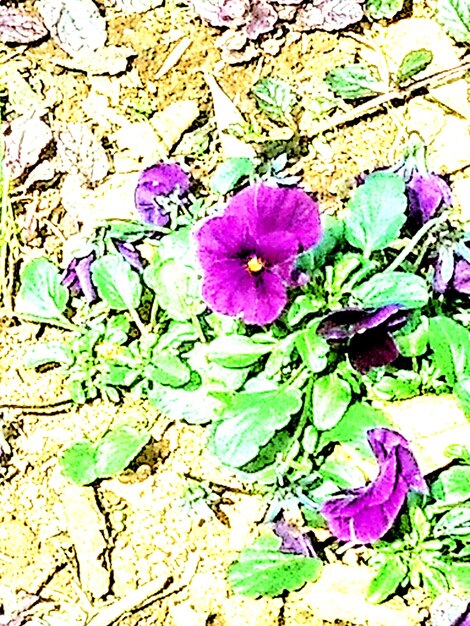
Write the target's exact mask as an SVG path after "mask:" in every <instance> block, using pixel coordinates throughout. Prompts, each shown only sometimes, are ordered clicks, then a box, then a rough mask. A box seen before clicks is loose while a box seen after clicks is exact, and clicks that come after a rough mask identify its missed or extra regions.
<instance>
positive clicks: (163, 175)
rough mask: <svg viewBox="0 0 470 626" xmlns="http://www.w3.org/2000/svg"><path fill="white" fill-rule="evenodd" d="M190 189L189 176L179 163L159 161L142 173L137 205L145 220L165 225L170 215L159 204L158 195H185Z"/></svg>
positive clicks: (136, 194) (136, 197) (136, 200)
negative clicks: (174, 193)
mask: <svg viewBox="0 0 470 626" xmlns="http://www.w3.org/2000/svg"><path fill="white" fill-rule="evenodd" d="M188 189H189V178H188V175H187V174H186V172H184V171H183V170H182V169H181V167H180V166H179V165H178V164H177V163H157V164H156V165H152V167H149V168H147V169H145V170H143V172H142V173H141V174H140V176H139V180H138V182H137V187H136V190H135V196H134V200H135V207H136V210H137V212H138V213H139V215H140V216H141V218H142V220H143V221H144V222H147V223H149V224H153V225H155V226H164V225H165V224H167V223H168V221H169V217H168V215H167V212H166V210H165V209H164V207H162V206H161V205H159V203H158V196H170V195H171V194H173V192H176V193H177V195H178V197H180V196H183V195H184V194H185V193H186V192H187V191H188Z"/></svg>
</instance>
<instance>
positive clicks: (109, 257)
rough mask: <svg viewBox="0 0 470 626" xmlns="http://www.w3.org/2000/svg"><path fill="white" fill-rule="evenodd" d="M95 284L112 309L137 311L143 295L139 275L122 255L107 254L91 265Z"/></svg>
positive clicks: (101, 296)
mask: <svg viewBox="0 0 470 626" xmlns="http://www.w3.org/2000/svg"><path fill="white" fill-rule="evenodd" d="M91 274H92V277H93V283H94V285H95V286H96V289H97V290H98V294H99V296H100V298H102V299H103V300H104V301H105V302H106V304H107V305H108V306H109V307H110V308H111V309H117V310H118V311H122V310H125V309H136V308H137V307H138V306H139V303H140V297H141V295H142V285H141V283H140V278H139V275H138V274H137V273H136V272H135V271H134V270H133V269H132V268H131V266H130V265H129V263H128V262H127V261H125V260H124V259H123V258H122V256H121V255H120V254H106V255H104V256H103V257H101V259H98V260H97V261H95V262H94V263H93V264H92V265H91Z"/></svg>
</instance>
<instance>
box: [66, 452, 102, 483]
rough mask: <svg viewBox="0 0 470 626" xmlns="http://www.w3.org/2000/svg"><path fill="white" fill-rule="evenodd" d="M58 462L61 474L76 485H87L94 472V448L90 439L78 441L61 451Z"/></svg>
mask: <svg viewBox="0 0 470 626" xmlns="http://www.w3.org/2000/svg"><path fill="white" fill-rule="evenodd" d="M59 462H60V465H61V468H62V474H63V475H64V476H66V477H67V478H70V480H72V481H73V482H74V483H77V485H89V484H90V483H92V482H94V481H95V480H96V479H97V478H98V476H97V474H96V468H95V463H96V450H95V447H94V445H93V444H92V443H91V442H90V441H79V442H77V443H74V444H73V445H72V446H70V448H67V450H65V451H64V452H62V454H61V456H60V458H59Z"/></svg>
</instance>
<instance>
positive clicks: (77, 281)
mask: <svg viewBox="0 0 470 626" xmlns="http://www.w3.org/2000/svg"><path fill="white" fill-rule="evenodd" d="M95 260H96V254H95V252H94V251H93V252H90V253H89V254H87V255H86V256H83V257H78V256H76V257H74V258H73V259H72V260H71V261H70V263H69V264H68V266H67V268H66V270H65V272H64V275H63V276H62V281H61V282H62V284H63V285H65V286H66V287H67V288H68V289H69V290H70V293H71V294H72V295H73V296H81V295H82V294H83V296H84V297H85V300H87V301H88V302H93V301H94V300H96V297H97V294H96V289H95V287H94V285H93V282H92V280H91V271H90V267H91V264H92V263H93V261H95Z"/></svg>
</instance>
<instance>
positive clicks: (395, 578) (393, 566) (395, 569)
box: [367, 556, 408, 604]
mask: <svg viewBox="0 0 470 626" xmlns="http://www.w3.org/2000/svg"><path fill="white" fill-rule="evenodd" d="M407 574H408V568H407V566H406V565H405V564H404V563H403V561H402V560H401V559H400V557H399V556H391V557H389V558H388V559H387V560H386V561H385V563H383V565H381V567H380V568H379V571H378V572H377V574H376V575H375V576H374V578H373V579H372V581H371V583H370V586H369V589H368V592H367V599H368V600H369V602H372V604H380V603H381V602H384V601H385V600H386V599H387V598H389V597H390V596H391V595H392V594H393V593H395V591H396V590H397V588H398V585H399V584H400V583H401V582H402V581H403V580H404V579H405V577H406V575H407Z"/></svg>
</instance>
